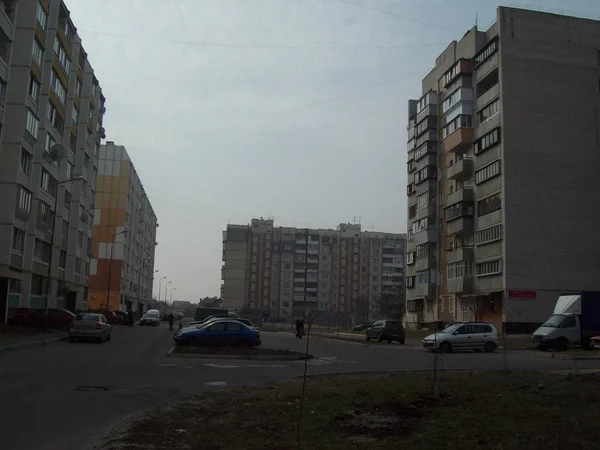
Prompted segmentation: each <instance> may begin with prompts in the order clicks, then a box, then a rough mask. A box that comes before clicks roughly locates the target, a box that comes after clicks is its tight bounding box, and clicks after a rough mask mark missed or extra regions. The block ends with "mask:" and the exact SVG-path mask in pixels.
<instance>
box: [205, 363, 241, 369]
mask: <svg viewBox="0 0 600 450" xmlns="http://www.w3.org/2000/svg"><path fill="white" fill-rule="evenodd" d="M204 365H205V366H206V367H214V368H217V369H239V368H240V367H242V366H232V365H227V364H204Z"/></svg>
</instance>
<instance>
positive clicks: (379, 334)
mask: <svg viewBox="0 0 600 450" xmlns="http://www.w3.org/2000/svg"><path fill="white" fill-rule="evenodd" d="M382 341H383V337H382V336H381V333H377V342H382Z"/></svg>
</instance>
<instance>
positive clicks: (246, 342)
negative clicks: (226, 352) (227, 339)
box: [238, 339, 252, 348]
mask: <svg viewBox="0 0 600 450" xmlns="http://www.w3.org/2000/svg"><path fill="white" fill-rule="evenodd" d="M238 345H239V346H240V347H242V348H250V347H251V346H252V344H251V343H250V341H249V340H248V339H244V340H242V341H240V342H238Z"/></svg>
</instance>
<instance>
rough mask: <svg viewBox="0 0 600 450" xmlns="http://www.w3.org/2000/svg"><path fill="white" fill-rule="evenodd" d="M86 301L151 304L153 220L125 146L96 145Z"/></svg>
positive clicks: (120, 306)
mask: <svg viewBox="0 0 600 450" xmlns="http://www.w3.org/2000/svg"><path fill="white" fill-rule="evenodd" d="M99 156H100V157H99V164H98V180H97V190H96V212H95V214H94V228H93V234H92V236H93V238H92V254H93V259H92V265H91V270H90V292H89V300H88V305H89V308H90V309H93V310H103V309H106V308H108V309H110V310H117V311H118V310H122V311H127V310H129V309H131V310H132V311H135V312H138V313H141V312H143V311H146V310H148V309H149V308H150V306H151V301H152V283H153V280H154V253H155V247H156V244H157V243H156V228H157V227H158V222H157V218H156V214H155V213H154V210H153V209H152V204H151V203H150V200H149V199H148V196H147V195H146V192H145V191H144V186H143V185H142V182H141V180H140V178H139V176H138V174H137V172H136V170H135V167H134V165H133V163H132V161H131V158H130V157H129V155H128V154H127V151H126V150H125V147H123V146H121V145H115V143H114V142H111V141H108V142H107V143H106V144H105V145H102V146H101V147H100V154H99Z"/></svg>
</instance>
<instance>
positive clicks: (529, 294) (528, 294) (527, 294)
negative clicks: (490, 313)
mask: <svg viewBox="0 0 600 450" xmlns="http://www.w3.org/2000/svg"><path fill="white" fill-rule="evenodd" d="M508 296H509V297H511V298H536V297H537V292H536V291H508Z"/></svg>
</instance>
